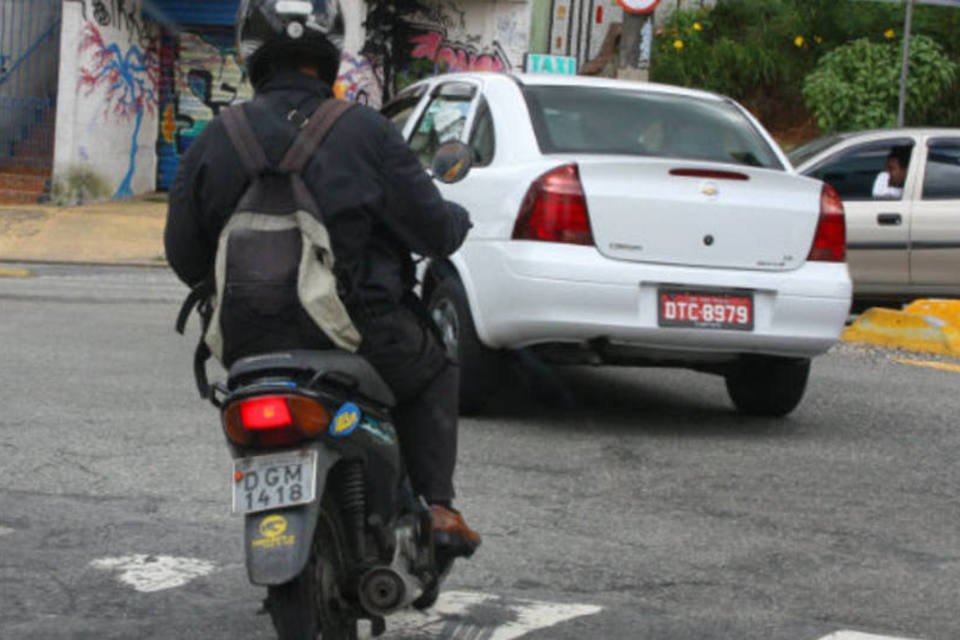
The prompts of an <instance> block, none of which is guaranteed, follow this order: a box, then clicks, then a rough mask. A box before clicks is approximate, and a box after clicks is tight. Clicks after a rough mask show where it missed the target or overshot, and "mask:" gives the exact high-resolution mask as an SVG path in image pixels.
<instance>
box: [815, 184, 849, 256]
mask: <svg viewBox="0 0 960 640" xmlns="http://www.w3.org/2000/svg"><path fill="white" fill-rule="evenodd" d="M846 259H847V222H846V218H845V216H844V213H843V201H842V200H840V195H839V194H838V193H837V190H836V189H834V188H833V187H831V186H830V185H828V184H825V185H823V191H822V192H821V194H820V221H819V222H818V223H817V232H816V234H815V235H814V237H813V247H812V248H811V249H810V255H809V256H807V260H815V261H820V262H843V261H844V260H846Z"/></svg>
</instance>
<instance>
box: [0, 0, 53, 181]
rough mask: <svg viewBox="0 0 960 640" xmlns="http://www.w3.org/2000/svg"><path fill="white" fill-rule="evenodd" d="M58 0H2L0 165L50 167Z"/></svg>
mask: <svg viewBox="0 0 960 640" xmlns="http://www.w3.org/2000/svg"><path fill="white" fill-rule="evenodd" d="M61 6H62V0H0V165H3V166H9V165H14V166H17V167H29V168H39V169H44V168H48V167H49V166H50V164H51V162H52V160H53V142H54V114H55V107H56V99H57V77H58V74H57V71H58V65H59V48H60V16H61Z"/></svg>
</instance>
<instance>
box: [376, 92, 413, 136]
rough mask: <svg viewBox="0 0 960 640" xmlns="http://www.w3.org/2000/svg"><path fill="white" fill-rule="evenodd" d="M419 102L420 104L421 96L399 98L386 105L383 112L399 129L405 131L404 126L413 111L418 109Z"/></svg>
mask: <svg viewBox="0 0 960 640" xmlns="http://www.w3.org/2000/svg"><path fill="white" fill-rule="evenodd" d="M418 104H420V99H419V98H407V99H406V100H397V101H396V102H392V103H390V104H388V105H387V106H386V107H384V108H383V112H382V113H383V115H384V116H386V117H387V119H388V120H390V121H391V122H393V124H395V125H396V126H397V129H399V130H400V131H403V128H404V127H405V126H406V125H407V120H409V119H410V116H412V115H413V112H414V111H416V109H417V105H418Z"/></svg>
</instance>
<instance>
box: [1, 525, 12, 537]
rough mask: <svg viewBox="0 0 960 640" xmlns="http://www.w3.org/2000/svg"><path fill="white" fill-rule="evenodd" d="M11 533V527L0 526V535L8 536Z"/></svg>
mask: <svg viewBox="0 0 960 640" xmlns="http://www.w3.org/2000/svg"><path fill="white" fill-rule="evenodd" d="M11 533H13V529H11V528H10V527H0V536H8V535H10V534H11Z"/></svg>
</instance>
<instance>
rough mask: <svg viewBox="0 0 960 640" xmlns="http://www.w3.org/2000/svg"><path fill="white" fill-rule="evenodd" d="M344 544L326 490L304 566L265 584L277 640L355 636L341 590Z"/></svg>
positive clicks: (338, 639)
mask: <svg viewBox="0 0 960 640" xmlns="http://www.w3.org/2000/svg"><path fill="white" fill-rule="evenodd" d="M346 549H347V547H346V544H345V537H344V535H343V523H342V520H341V517H340V509H339V507H338V505H337V503H336V501H335V500H334V498H333V496H331V495H330V494H329V493H325V494H324V496H323V501H322V503H321V506H320V516H319V518H318V519H317V530H316V532H315V533H314V536H313V544H312V547H311V550H310V558H309V560H307V565H306V566H305V567H304V569H303V571H302V572H301V573H300V575H298V576H297V577H296V578H294V579H293V580H291V581H290V582H287V583H285V584H282V585H278V586H275V587H268V588H267V609H268V610H269V612H270V617H271V618H272V619H273V626H274V628H275V629H276V630H277V636H278V638H279V640H316V639H317V637H318V636H319V637H320V638H322V639H323V640H357V618H356V616H355V615H354V614H353V612H351V611H350V609H349V607H348V605H346V603H345V602H344V599H343V598H342V597H341V593H340V585H341V584H342V583H343V578H344V577H345V576H344V572H345V570H346V557H345V554H346Z"/></svg>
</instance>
